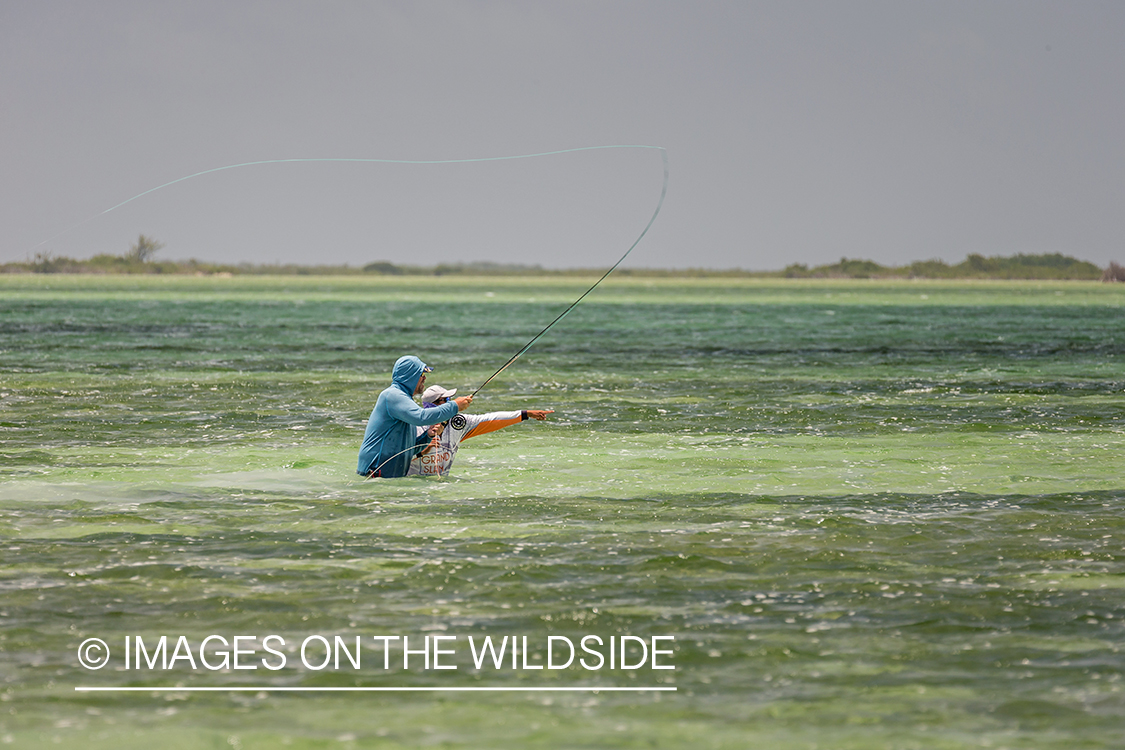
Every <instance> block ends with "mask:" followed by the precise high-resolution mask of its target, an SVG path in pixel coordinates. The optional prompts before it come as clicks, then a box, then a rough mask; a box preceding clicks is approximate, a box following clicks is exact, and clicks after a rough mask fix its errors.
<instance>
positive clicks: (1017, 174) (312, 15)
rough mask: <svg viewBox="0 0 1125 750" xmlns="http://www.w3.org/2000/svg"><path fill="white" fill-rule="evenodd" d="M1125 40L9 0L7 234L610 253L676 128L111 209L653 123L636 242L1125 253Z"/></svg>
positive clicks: (689, 258)
mask: <svg viewBox="0 0 1125 750" xmlns="http://www.w3.org/2000/svg"><path fill="white" fill-rule="evenodd" d="M1123 39H1125V3H1122V2H1120V1H1119V0H1114V1H1111V2H1073V1H1071V0H1068V1H1067V2H1061V1H1060V2H1030V1H1028V0H1018V1H1015V2H983V1H982V0H973V1H972V2H951V1H949V0H941V1H940V2H937V1H934V2H922V3H917V2H903V1H902V0H895V1H893V2H780V1H771V2H738V3H720V2H676V3H657V2H606V1H604V0H600V1H598V2H588V3H583V2H550V3H547V2H540V3H530V2H460V3H453V2H448V3H441V2H429V3H427V2H421V3H418V2H325V1H324V0H318V1H317V2H315V3H314V2H273V1H271V2H239V1H237V0H233V1H232V0H217V1H212V0H193V1H192V2H183V3H173V2H149V1H147V0H146V1H144V2H117V1H114V0H102V1H100V2H88V1H85V0H83V1H76V2H51V1H50V0H37V1H36V2H25V1H24V0H0V261H11V260H24V259H26V258H28V257H29V256H32V255H34V254H35V253H36V252H44V251H46V252H51V253H53V254H56V255H69V256H71V257H79V258H82V257H89V256H91V255H94V254H96V253H103V252H108V253H113V254H120V253H123V252H125V251H127V250H128V248H129V245H130V244H131V243H132V242H133V241H134V240H135V239H136V237H137V235H138V234H140V233H144V234H147V235H150V236H152V237H155V238H156V239H158V240H160V241H162V242H164V243H165V244H166V247H165V249H164V250H162V251H161V253H160V255H159V256H158V257H161V258H166V259H187V258H190V257H196V258H200V259H204V260H213V261H252V262H273V261H281V262H296V263H306V264H311V263H351V264H353V265H362V264H364V263H368V262H371V261H375V260H389V261H392V262H395V263H408V264H419V265H432V264H435V263H439V262H458V261H464V262H469V261H495V262H523V263H538V264H542V265H544V266H548V267H565V266H606V265H609V264H611V263H612V262H613V261H615V260H616V259H617V258H618V257H619V256H620V255H621V253H623V252H624V251H625V250H626V249H627V248H628V246H629V245H630V244H631V243H632V242H633V240H634V239H636V237H637V235H638V234H639V233H640V231H641V230H642V229H643V228H644V225H645V224H646V222H647V221H648V219H649V217H650V216H651V215H652V212H653V210H654V208H655V207H656V203H657V199H658V198H659V195H660V187H661V180H662V168H661V161H660V155H659V152H658V151H654V150H646V149H628V150H625V149H623V150H601V151H589V152H582V153H578V154H568V155H560V156H551V157H541V158H536V159H524V160H512V161H503V162H488V163H475V164H441V165H386V164H355V163H339V162H337V163H322V162H317V163H299V164H272V165H263V166H254V167H244V168H239V169H231V170H225V171H221V172H216V173H213V174H209V175H205V176H202V177H197V178H194V179H191V180H186V181H184V182H181V183H177V184H176V185H173V186H171V187H168V188H164V189H162V190H159V191H156V192H154V193H151V194H149V195H146V196H144V197H142V198H139V199H138V200H135V201H133V202H131V203H129V204H128V205H125V206H123V207H121V208H118V209H116V210H114V211H111V212H109V213H107V214H104V215H102V214H101V212H103V211H105V210H106V209H108V208H110V207H112V206H115V205H117V204H119V203H121V202H122V201H124V200H127V199H129V198H131V197H133V196H135V195H137V194H139V193H142V192H144V191H146V190H149V189H151V188H154V187H156V186H158V185H161V184H163V183H166V182H169V181H171V180H175V179H177V178H180V177H184V176H186V175H189V174H193V173H195V172H200V171H203V170H207V169H212V168H215V167H222V166H225V165H229V164H236V163H241V162H248V161H256V160H268V159H291V158H326V157H334V158H383V159H417V160H431V159H470V158H479V157H489V156H504V155H515V154H527V153H534V152H541V151H553V150H558V149H567V148H576V147H582V146H597V145H609V144H647V145H654V146H663V147H665V148H667V150H668V159H669V165H670V181H669V188H668V196H667V199H666V201H665V203H664V207H663V209H662V212H661V214H660V216H659V217H658V219H657V221H656V223H655V224H654V225H653V228H652V230H650V232H649V234H648V236H647V237H646V238H645V239H644V240H643V241H642V242H641V244H640V245H639V246H638V247H637V249H636V250H635V251H634V252H633V254H632V255H631V256H630V259H629V261H628V264H629V265H632V266H647V267H671V268H685V267H710V268H733V267H740V268H746V269H771V268H781V267H783V266H784V265H786V264H788V263H793V262H803V263H809V264H818V263H825V262H832V261H835V260H838V259H839V258H840V257H841V256H847V257H850V258H867V259H872V260H876V261H879V262H881V263H893V264H900V263H906V262H909V261H912V260H922V259H928V258H942V259H945V260H947V261H949V262H958V261H960V260H962V259H963V258H964V257H965V255H966V254H968V253H973V252H976V253H983V254H986V255H1011V254H1014V253H1018V252H1025V253H1043V252H1062V253H1066V254H1070V255H1074V256H1076V257H1079V258H1083V259H1086V260H1091V261H1094V262H1095V263H1098V264H1099V265H1105V264H1106V263H1108V262H1109V261H1110V260H1116V261H1118V262H1125V209H1123V208H1122V204H1123V203H1125V200H1123V199H1125V137H1123V135H1122V134H1123V133H1125V43H1123V41H1122V40H1123ZM60 233H62V234H61V236H57V237H56V235H59V234H60ZM48 238H54V239H50V241H48V242H46V243H44V242H43V241H44V240H48ZM41 243H43V244H41Z"/></svg>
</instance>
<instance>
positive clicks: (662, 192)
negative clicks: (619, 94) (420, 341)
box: [470, 146, 668, 396]
mask: <svg viewBox="0 0 1125 750" xmlns="http://www.w3.org/2000/svg"><path fill="white" fill-rule="evenodd" d="M600 148H619V147H616V146H602V147H600ZM620 148H655V149H660V156H661V158H662V159H663V161H664V185H663V187H661V189H660V200H659V201H657V202H656V210H655V211H653V212H652V218H651V219H649V220H648V224H646V225H645V228H644V229H643V230H642V231H641V234H640V236H639V237H637V239H636V240H634V241H633V244H632V245H630V246H629V249H628V250H626V251H625V254H624V255H622V256H621V257H620V258H618V259H617V262H616V263H614V264H613V265H612V266H611V267H610V269H609V270H608V271H606V272H605V273H603V274H602V276H601V278H600V279H598V280H597V281H595V282H594V283H593V285H592V286H591V287H590V288H589V289H587V290H586V291H584V292H582V296H580V297H579V298H578V299H576V300H574V301H573V302H571V303H570V307H568V308H566V309H565V310H563V311H562V312H561V313H559V316H558V317H557V318H555V319H554V320H552V321H551V322H550V323H548V324H547V327H546V328H544V329H543V330H542V331H540V332H539V333H537V334H535V336H534V337H533V338H532V339H531V341H528V342H527V343H526V344H524V345H523V348H522V349H520V350H519V351H518V352H516V353H515V354H513V355H512V358H511V359H509V360H508V361H507V362H505V363H504V364H503V365H502V366H501V367H500V369H499V370H497V371H496V372H494V373H492V375H491V376H489V378H488V380H486V381H484V382H483V383H481V384H480V386H479V387H478V388H477V389H476V390H475V391H473V392H472V393H471V394H470V395H471V396H476V395H477V394H478V393H480V392H481V390H482V389H483V388H484V387H485V386H486V385H488V384H489V383H491V382H492V379H493V378H495V377H496V376H497V375H499V374H500V373H502V372H504V370H507V369H508V367H509V366H511V364H512V363H513V362H515V361H516V360H517V359H519V358H520V357H521V356H522V355H523V353H524V352H526V351H527V350H528V349H530V348H531V347H532V345H533V344H534V343H535V342H536V341H538V340H539V339H541V338H542V337H543V334H545V333H547V331H549V330H551V329H552V328H554V327H555V324H556V323H558V322H559V321H560V320H562V319H563V318H565V317H566V315H567V313H569V312H570V311H571V310H573V309H574V308H575V307H577V306H578V303H579V302H581V301H582V300H584V299H586V295H588V294H589V293H590V292H592V291H594V289H596V288H597V286H598V284H600V283H602V282H603V281H605V279H606V277H607V276H609V275H610V274H611V273H613V272H614V270H615V269H616V268H617V267H618V266H619V265H621V261H623V260H625V258H627V257H629V253H631V252H633V248H635V247H636V246H637V245H638V244H640V241H641V240H642V239H644V236H645V235H646V234H648V230H649V228H650V227H651V226H652V223H653V222H654V221H656V217H657V216H658V215H659V214H660V207H661V206H663V205H664V196H665V195H667V194H668V152H667V151H666V150H665V149H664V147H662V146H623V147H620Z"/></svg>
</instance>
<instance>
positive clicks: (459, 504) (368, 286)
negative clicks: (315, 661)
mask: <svg viewBox="0 0 1125 750" xmlns="http://www.w3.org/2000/svg"><path fill="white" fill-rule="evenodd" d="M588 283H589V282H588V281H584V280H530V281H520V280H511V279H492V280H489V279H482V280H466V279H451V278H442V279H416V278H408V279H402V280H397V281H396V282H395V284H396V286H393V287H392V286H389V285H388V284H387V283H385V282H380V281H378V280H370V279H326V278H284V279H281V278H272V279H260V278H251V279H247V278H234V279H209V278H203V279H187V278H185V279H181V278H135V277H134V278H94V277H57V276H56V277H52V276H40V277H8V278H0V441H2V442H0V561H2V569H0V592H2V594H0V596H2V598H0V629H2V630H0V639H2V640H0V680H2V687H0V740H2V741H4V742H12V743H14V744H15V745H16V746H28V747H38V746H48V745H51V746H63V747H82V748H102V747H105V748H109V747H112V748H123V747H154V746H160V747H241V748H254V747H261V748H272V747H277V746H281V745H283V744H284V745H286V746H291V747H341V748H347V747H498V746H509V747H511V746H517V747H536V746H540V747H646V748H647V747H669V748H675V747H689V746H690V747H719V748H727V747H730V748H743V747H771V748H774V747H777V748H788V747H794V748H813V747H817V748H915V747H917V748H963V747H990V748H1000V747H1009V748H1084V747H1091V748H1093V747H1119V746H1122V745H1123V744H1125V690H1123V686H1122V681H1121V675H1122V671H1123V667H1125V656H1123V655H1122V653H1121V649H1122V647H1123V646H1125V625H1123V622H1122V620H1123V618H1125V606H1123V603H1125V591H1123V589H1125V576H1123V573H1125V554H1123V549H1122V539H1123V533H1125V513H1123V511H1125V481H1123V480H1122V478H1121V477H1122V471H1121V457H1122V454H1123V452H1125V451H1123V449H1125V409H1123V408H1122V399H1123V391H1125V359H1123V354H1125V328H1123V326H1122V315H1123V312H1125V309H1123V308H1125V290H1123V289H1122V288H1120V287H1119V286H1110V285H1101V284H1076V283H1060V284H1053V285H1052V284H1039V283H1036V284H1032V283H1028V284H1019V283H1008V284H986V283H977V284H969V283H962V284H954V283H912V282H899V283H874V282H818V283H813V282H789V283H780V282H754V281H722V282H718V281H702V280H700V281H678V282H677V281H649V280H643V279H627V278H626V279H621V280H617V281H614V282H613V283H610V282H607V283H606V285H605V287H604V288H599V290H598V291H597V292H596V293H595V294H594V295H592V296H591V297H590V298H588V300H587V302H584V303H583V305H581V306H580V307H579V308H577V309H576V310H575V311H574V312H573V313H572V314H571V315H570V316H569V317H568V318H567V319H566V320H565V321H564V322H563V323H561V324H560V325H559V326H558V327H556V328H555V329H554V330H552V332H551V333H550V334H549V335H548V336H547V337H545V338H544V339H543V340H542V341H541V342H540V344H538V345H537V346H536V347H535V348H534V349H532V350H531V352H529V353H528V354H527V355H526V356H525V357H524V358H523V359H521V360H520V361H519V362H518V363H517V364H516V365H514V366H513V367H512V368H511V369H510V370H508V371H507V372H506V373H505V374H504V375H503V376H501V377H500V378H498V379H497V380H496V381H494V382H493V384H491V385H490V386H489V388H488V389H486V390H485V391H483V392H482V393H481V395H480V397H478V400H477V402H476V403H475V404H474V406H473V409H474V411H485V410H491V409H510V408H521V407H532V408H534V407H544V408H546V407H550V408H554V409H556V410H557V413H556V414H555V415H554V416H553V418H552V420H551V421H549V422H547V423H542V424H540V423H530V424H524V425H520V426H517V427H513V428H510V429H508V430H505V431H503V432H500V433H497V434H494V435H488V436H484V437H481V438H476V439H474V440H472V441H469V442H467V443H466V444H465V446H464V448H463V449H462V451H461V453H460V454H459V457H458V459H457V464H456V465H455V467H454V471H453V474H452V476H450V477H449V478H448V479H446V480H444V481H430V480H416V481H415V480H404V481H397V482H388V481H376V482H364V481H361V480H360V478H359V477H357V476H355V475H354V473H353V472H354V466H355V454H356V451H357V449H358V443H359V440H360V437H361V436H362V430H363V425H364V423H365V421H366V418H367V414H368V413H369V411H370V409H371V406H372V404H373V402H374V398H375V396H376V395H377V393H378V392H379V390H381V389H382V388H383V387H384V386H385V385H386V383H387V380H388V371H389V369H390V365H391V364H392V363H393V361H394V359H395V358H396V357H398V356H399V355H400V354H403V353H407V352H414V353H417V354H419V355H420V356H422V358H423V359H425V360H426V361H427V362H430V363H432V364H434V365H435V366H436V367H437V371H436V372H435V373H434V375H433V376H431V378H430V381H431V382H436V383H439V384H442V385H445V386H447V387H457V388H461V389H467V388H470V389H471V387H475V385H476V384H478V383H480V382H482V381H483V380H484V379H485V378H486V377H487V376H488V375H490V374H491V373H492V371H493V370H494V369H495V368H496V367H498V366H499V365H500V364H501V363H502V362H503V361H504V360H505V359H506V358H507V357H508V356H510V354H511V353H512V352H514V351H515V350H516V349H518V348H519V347H520V346H521V345H522V344H523V343H524V342H525V341H527V339H529V338H530V337H531V336H532V335H533V334H535V333H536V332H537V331H538V330H539V329H540V328H541V327H542V326H543V325H545V324H546V322H548V321H549V320H551V319H552V318H553V317H554V315H555V314H557V312H558V311H560V310H561V309H562V307H565V305H566V304H568V303H569V301H570V300H571V299H573V298H574V297H575V296H577V295H578V294H579V293H580V292H581V291H582V290H583V289H584V288H585V285H586V284H588ZM212 634H218V635H223V636H225V637H227V638H228V639H229V638H232V637H233V636H235V635H256V636H259V637H262V636H265V635H267V634H280V635H282V636H283V637H284V638H285V640H286V644H287V646H293V645H298V644H300V642H301V641H302V639H303V638H305V637H306V636H309V635H314V634H321V635H325V636H327V637H329V638H331V637H334V636H336V635H339V636H342V637H346V638H353V637H354V635H360V636H362V637H363V638H364V639H366V640H367V641H368V642H370V640H371V636H374V635H389V634H403V635H408V636H409V637H411V639H412V644H413V643H416V642H417V641H416V640H415V639H417V640H421V639H422V638H423V637H425V636H426V635H430V636H434V635H453V636H456V637H457V638H458V639H460V640H459V641H458V642H457V643H458V644H459V645H458V646H457V649H458V650H457V652H456V655H455V656H454V657H452V658H449V659H448V661H449V662H450V663H455V664H456V665H457V666H458V669H456V670H443V671H438V670H428V671H427V670H425V669H423V668H422V667H421V665H420V662H419V660H420V659H421V657H420V656H417V657H412V658H413V659H414V662H413V665H412V667H411V668H410V669H407V670H404V669H401V668H400V667H401V662H400V661H399V660H400V659H401V652H400V651H399V652H396V651H392V653H393V655H394V656H395V659H394V660H392V661H393V662H394V663H393V664H392V667H393V668H392V669H391V670H389V671H384V670H383V669H382V666H383V664H382V656H381V652H380V651H378V650H377V649H374V648H371V649H370V650H368V651H365V653H364V660H365V661H364V663H363V668H361V669H359V670H355V669H351V668H350V665H344V667H343V668H341V669H338V670H337V669H325V670H322V671H317V670H311V669H306V668H299V667H298V666H296V663H297V657H296V654H295V653H294V652H293V651H290V652H289V662H290V663H289V664H288V666H287V667H286V668H284V669H281V670H278V671H269V670H266V669H263V668H259V669H257V670H255V671H236V670H230V669H228V670H225V671H222V670H220V671H210V670H207V669H202V668H200V669H197V670H194V671H193V670H191V669H190V667H185V663H184V662H180V664H179V666H177V667H176V668H174V669H171V670H168V671H163V670H160V669H154V670H147V669H142V670H137V669H130V670H126V669H124V665H123V662H122V659H123V656H122V651H123V643H124V638H125V636H127V635H129V636H136V635H141V636H142V637H144V638H145V639H147V640H148V642H149V643H152V642H154V641H155V639H156V638H158V637H159V636H160V635H168V636H170V637H171V638H172V639H173V641H174V639H175V637H176V636H178V635H184V636H186V637H187V638H188V639H189V640H190V641H192V642H194V643H198V642H199V641H201V640H202V639H203V638H205V637H206V636H208V635H212ZM587 634H596V635H599V636H600V637H602V638H603V639H608V638H609V636H611V635H615V636H619V635H626V634H629V635H636V636H639V637H642V638H651V637H652V636H674V637H675V642H674V654H673V655H672V656H671V657H669V661H670V663H672V664H674V666H675V667H676V668H675V670H651V669H638V670H632V671H621V670H618V671H610V670H606V669H602V670H597V671H587V670H583V669H580V668H571V669H566V670H551V671H548V670H538V671H537V670H523V669H514V670H513V669H510V668H504V669H486V670H481V671H477V670H475V669H474V668H473V664H472V663H471V659H470V658H469V653H468V647H467V646H466V645H465V644H464V641H465V640H466V639H467V637H468V636H469V635H475V636H477V637H478V638H480V637H482V636H484V635H492V636H494V637H496V638H500V637H502V636H504V635H510V636H516V635H519V636H524V635H526V636H528V637H529V641H530V642H531V644H532V646H533V647H535V643H536V641H539V642H541V643H542V642H545V641H546V639H547V637H548V636H550V635H561V636H569V637H572V638H573V639H575V640H576V641H577V639H579V638H581V637H582V636H584V635H587ZM90 637H98V638H101V639H103V640H105V641H106V642H107V644H108V645H109V647H110V649H111V650H113V651H114V657H113V658H112V660H111V662H110V667H109V668H106V669H102V670H98V671H91V670H89V669H85V668H83V667H82V666H81V665H80V664H79V662H78V659H77V649H78V647H79V644H80V643H82V642H83V641H84V640H85V639H86V638H90ZM412 647H413V645H412ZM364 648H365V649H367V648H368V646H366V645H365V646H364ZM258 649H259V650H258V652H257V654H258V657H257V658H260V657H261V655H262V651H261V647H260V646H259V647H258ZM539 651H540V653H535V654H533V655H532V657H531V658H532V665H535V664H541V663H542V658H541V657H542V653H541V651H542V649H541V648H540V649H539ZM254 663H258V662H254ZM233 685H242V686H262V687H282V686H285V687H325V686H381V687H391V686H400V687H401V686H410V687H424V686H454V687H472V686H477V687H479V686H500V687H515V686H566V687H579V686H594V687H609V686H618V687H621V686H633V687H644V686H661V687H676V688H677V690H676V692H606V691H602V692H598V693H593V692H538V693H465V692H460V693H455V692H443V693H387V692H382V693H376V692H370V693H314V692H295V693H285V692H274V693H267V692H248V693H231V692H217V693H187V692H174V693H156V692H152V691H147V690H146V691H142V692H137V693H78V692H75V690H74V688H75V687H76V686H101V687H120V686H133V687H146V688H148V687H158V686H188V687H191V686H233Z"/></svg>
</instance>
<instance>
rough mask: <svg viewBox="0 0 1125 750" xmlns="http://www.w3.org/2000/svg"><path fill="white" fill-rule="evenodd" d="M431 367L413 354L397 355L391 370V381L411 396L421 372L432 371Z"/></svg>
mask: <svg viewBox="0 0 1125 750" xmlns="http://www.w3.org/2000/svg"><path fill="white" fill-rule="evenodd" d="M433 369H434V368H432V367H430V366H428V365H427V364H426V363H425V362H423V361H422V360H420V359H418V358H417V357H415V356H414V355H412V354H408V355H407V356H405V357H399V358H398V361H397V362H395V367H394V369H393V370H392V371H391V381H392V382H393V383H394V384H395V385H397V386H399V387H400V388H403V389H404V390H405V391H406V393H407V395H409V396H413V395H414V389H415V388H417V387H418V379H419V378H421V377H422V373H424V372H433Z"/></svg>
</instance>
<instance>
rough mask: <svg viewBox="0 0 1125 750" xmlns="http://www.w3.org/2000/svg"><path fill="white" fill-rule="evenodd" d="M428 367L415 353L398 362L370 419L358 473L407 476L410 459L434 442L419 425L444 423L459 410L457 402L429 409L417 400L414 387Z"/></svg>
mask: <svg viewBox="0 0 1125 750" xmlns="http://www.w3.org/2000/svg"><path fill="white" fill-rule="evenodd" d="M425 369H426V364H425V363H424V362H423V361H422V360H420V359H418V358H417V357H414V356H406V357H399V359H398V361H397V362H395V367H394V370H392V371H391V385H390V387H388V388H386V389H384V390H383V392H382V393H380V394H379V400H378V401H376V402H375V408H374V409H372V410H371V417H370V418H369V419H368V420H367V431H366V432H364V434H363V445H361V446H360V449H359V465H358V466H357V467H356V473H358V474H362V475H363V476H367V475H368V474H370V473H371V472H372V471H373V470H375V469H378V470H379V475H380V476H382V477H385V478H394V477H402V476H406V472H407V470H408V469H409V468H410V460H411V459H412V458H414V455H415V454H416V453H417V452H418V451H421V450H422V449H423V448H424V447H426V445H427V444H428V443H429V442H430V438H429V435H427V434H426V433H425V432H423V433H422V434H421V435H418V434H417V432H418V430H417V429H415V428H417V427H425V426H426V425H431V424H437V423H438V422H444V421H445V420H447V419H450V418H452V417H453V415H454V414H456V413H457V412H458V407H457V402H455V401H449V402H447V403H444V404H442V405H441V406H434V407H431V408H428V409H425V408H422V407H421V406H418V404H416V403H415V402H414V389H415V388H417V387H418V381H419V380H421V378H422V373H423V372H424V371H425ZM412 447H413V448H414V450H410V449H411V448H412ZM396 454H397V455H396Z"/></svg>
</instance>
